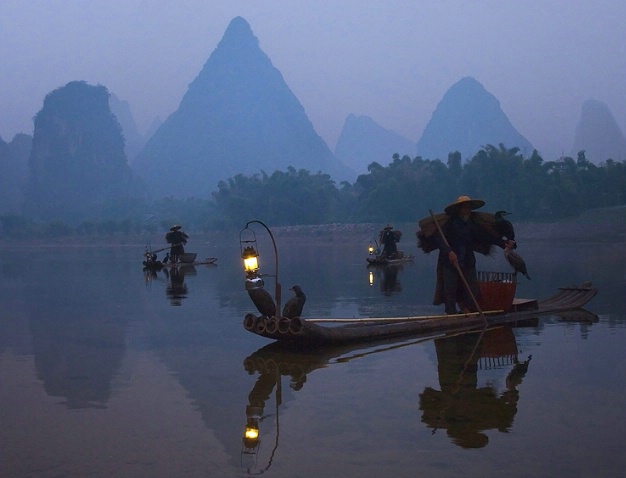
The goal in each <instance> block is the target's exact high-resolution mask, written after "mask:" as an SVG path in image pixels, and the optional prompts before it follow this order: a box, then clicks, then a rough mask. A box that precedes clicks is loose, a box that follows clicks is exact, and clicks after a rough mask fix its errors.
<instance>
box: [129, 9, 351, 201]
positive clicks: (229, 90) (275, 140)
mask: <svg viewBox="0 0 626 478" xmlns="http://www.w3.org/2000/svg"><path fill="white" fill-rule="evenodd" d="M133 166H134V167H135V168H136V171H137V174H138V175H140V176H142V177H143V178H144V179H145V181H146V182H147V184H148V186H149V187H150V189H151V192H152V194H153V196H155V197H160V196H170V195H171V196H174V197H190V196H196V197H206V196H208V195H209V194H210V192H211V191H214V190H216V189H217V183H218V182H219V181H220V180H225V179H227V178H231V177H234V176H235V175H237V174H240V173H242V174H246V175H251V174H255V173H259V172H261V171H264V172H266V173H268V174H271V173H272V172H273V171H275V170H286V169H287V167H289V166H293V167H294V168H296V169H307V170H309V171H311V172H312V173H317V172H319V171H321V172H323V173H327V174H330V175H331V177H332V178H333V179H335V180H343V179H345V178H347V177H349V173H348V171H347V168H346V167H345V166H344V165H343V164H342V163H341V162H340V161H338V160H337V159H336V158H335V157H334V156H333V154H332V152H331V151H330V149H329V148H328V146H327V145H326V143H325V142H324V141H323V140H322V138H321V137H320V136H319V135H318V134H317V133H316V132H315V130H314V128H313V125H312V124H311V122H310V121H309V119H308V118H307V116H306V113H305V111H304V108H303V106H302V105H301V104H300V102H299V101H298V99H297V98H296V97H295V95H294V94H293V93H292V92H291V90H290V89H289V87H288V86H287V84H286V83H285V80H284V79H283V77H282V75H281V73H280V71H278V70H277V69H276V68H275V67H274V66H273V65H272V62H271V61H270V59H269V58H268V57H267V55H266V54H265V53H263V51H262V50H261V49H260V48H259V42H258V40H257V38H256V37H255V36H254V34H253V33H252V30H251V29H250V25H249V24H248V22H247V21H246V20H244V19H243V18H241V17H237V18H234V19H233V20H232V21H231V22H230V24H229V26H228V28H227V29H226V32H225V33H224V36H223V37H222V39H221V41H220V42H219V44H218V46H217V48H216V49H215V50H214V51H213V53H212V54H211V56H210V57H209V59H208V61H207V62H206V63H205V65H204V67H203V68H202V70H201V71H200V73H199V74H198V76H197V77H196V78H195V79H194V80H193V81H192V82H191V83H190V85H189V88H188V90H187V92H186V94H185V95H184V97H183V99H182V101H181V103H180V105H179V107H178V109H177V110H176V111H175V112H174V113H172V114H171V115H170V116H169V117H168V118H167V119H166V120H165V122H164V123H163V124H162V125H161V127H160V128H159V129H158V130H157V131H156V132H155V134H154V135H153V136H152V137H151V139H150V140H149V141H148V143H147V144H146V145H145V147H144V149H143V150H142V151H141V152H140V153H139V155H138V156H137V159H136V161H135V163H134V164H133Z"/></svg>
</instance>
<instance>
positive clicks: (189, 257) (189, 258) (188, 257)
mask: <svg viewBox="0 0 626 478" xmlns="http://www.w3.org/2000/svg"><path fill="white" fill-rule="evenodd" d="M197 255H198V254H197V253H196V252H185V253H184V254H181V255H179V256H178V260H179V261H180V262H183V263H185V264H191V263H192V262H193V261H195V260H196V256H197Z"/></svg>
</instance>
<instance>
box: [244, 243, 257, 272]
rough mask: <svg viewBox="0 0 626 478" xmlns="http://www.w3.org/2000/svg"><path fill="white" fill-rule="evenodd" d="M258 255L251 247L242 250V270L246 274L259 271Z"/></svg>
mask: <svg viewBox="0 0 626 478" xmlns="http://www.w3.org/2000/svg"><path fill="white" fill-rule="evenodd" d="M258 257H259V254H258V252H257V251H256V250H255V249H254V247H252V246H248V247H246V248H245V249H244V250H243V254H241V258H242V259H243V268H244V270H245V271H246V272H256V271H258V270H259V261H258Z"/></svg>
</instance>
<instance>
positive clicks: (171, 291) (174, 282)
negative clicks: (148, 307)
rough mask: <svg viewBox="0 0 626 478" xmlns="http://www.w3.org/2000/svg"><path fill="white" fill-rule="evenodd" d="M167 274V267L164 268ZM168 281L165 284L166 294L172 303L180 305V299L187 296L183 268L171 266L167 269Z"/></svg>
mask: <svg viewBox="0 0 626 478" xmlns="http://www.w3.org/2000/svg"><path fill="white" fill-rule="evenodd" d="M165 273H166V275H168V274H167V269H165ZM169 279H170V283H169V284H168V285H167V290H166V294H167V296H168V297H169V298H170V303H171V304H172V305H176V306H178V305H182V299H185V298H186V297H187V285H186V284H185V268H184V267H172V269H171V270H170V271H169Z"/></svg>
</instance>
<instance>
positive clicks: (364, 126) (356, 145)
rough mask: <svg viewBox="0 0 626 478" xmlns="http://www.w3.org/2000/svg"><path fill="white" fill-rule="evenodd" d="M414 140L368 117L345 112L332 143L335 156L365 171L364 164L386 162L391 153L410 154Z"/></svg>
mask: <svg viewBox="0 0 626 478" xmlns="http://www.w3.org/2000/svg"><path fill="white" fill-rule="evenodd" d="M414 151H415V143H414V142H412V141H410V140H408V139H406V138H404V137H403V136H400V135H399V134H397V133H395V132H393V131H391V130H388V129H385V128H383V127H382V126H380V125H379V124H378V123H376V122H375V121H374V120H373V119H372V118H370V117H369V116H355V115H353V114H350V115H348V117H347V118H346V121H345V123H344V125H343V128H342V130H341V134H340V135H339V139H338V140H337V145H336V146H335V156H336V157H337V158H338V159H339V160H341V161H342V162H343V163H344V164H345V165H346V166H348V167H350V168H352V169H353V170H354V171H355V173H357V174H366V173H367V167H368V166H369V165H370V164H371V163H373V162H377V163H379V164H381V165H383V166H385V165H387V164H389V163H390V162H391V160H392V156H393V155H394V154H395V153H398V154H399V155H400V157H402V156H404V155H405V154H408V155H409V156H411V157H412V156H413V153H414Z"/></svg>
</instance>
